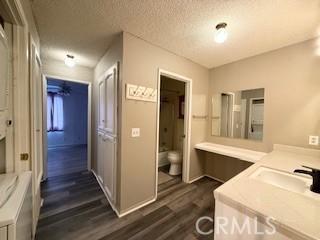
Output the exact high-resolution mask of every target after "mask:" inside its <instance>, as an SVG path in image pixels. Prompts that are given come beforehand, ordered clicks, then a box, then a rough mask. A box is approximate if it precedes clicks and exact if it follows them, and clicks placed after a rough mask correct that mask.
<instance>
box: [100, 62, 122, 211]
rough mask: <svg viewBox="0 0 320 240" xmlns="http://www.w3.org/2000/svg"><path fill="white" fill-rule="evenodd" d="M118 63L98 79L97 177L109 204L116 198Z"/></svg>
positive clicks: (113, 203)
mask: <svg viewBox="0 0 320 240" xmlns="http://www.w3.org/2000/svg"><path fill="white" fill-rule="evenodd" d="M117 83H118V64H115V65H114V66H112V67H111V68H110V69H108V70H107V71H106V72H105V73H104V74H103V75H102V77H101V78H100V81H99V106H98V111H99V118H98V140H97V143H98V144H97V148H98V154H97V155H98V156H97V169H96V175H97V178H98V180H99V182H100V184H101V186H103V190H104V192H105V194H106V195H107V198H108V200H109V201H110V203H111V205H115V199H116V173H117V114H118V108H117V96H118V94H117V92H118V88H117V86H118V84H117Z"/></svg>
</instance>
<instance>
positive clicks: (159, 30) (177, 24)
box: [32, 0, 320, 68]
mask: <svg viewBox="0 0 320 240" xmlns="http://www.w3.org/2000/svg"><path fill="white" fill-rule="evenodd" d="M32 6H33V11H34V15H35V18H36V22H37V25H38V30H39V33H40V37H41V48H42V57H43V58H54V59H57V60H63V59H64V57H65V54H66V53H71V54H74V55H75V56H76V59H77V62H78V64H80V65H84V66H89V67H94V66H95V65H96V63H97V62H98V61H99V59H100V58H101V57H102V56H103V54H104V53H105V51H106V50H107V49H108V47H109V45H110V43H111V42H112V39H113V38H114V36H115V35H116V34H118V33H119V32H121V31H126V32H129V33H132V34H134V35H136V36H139V37H141V38H142V39H145V40H147V41H149V42H151V43H153V44H155V45H158V46H161V47H162V48H164V49H167V50H169V51H171V52H174V53H176V54H178V55H180V56H184V57H186V58H188V59H190V60H192V61H194V62H197V63H199V64H201V65H203V66H206V67H208V68H211V67H215V66H219V65H223V64H225V63H229V62H233V61H236V60H239V59H242V58H246V57H249V56H253V55H256V54H259V53H263V52H266V51H270V50H274V49H277V48H280V47H283V46H286V45H290V44H293V43H297V42H300V41H304V40H307V39H311V38H314V37H316V36H317V35H319V34H320V33H319V30H320V29H319V27H320V0H54V1H53V0H33V1H32ZM223 21H224V22H227V23H228V32H229V38H228V40H227V41H226V42H225V43H224V44H222V45H221V44H217V43H215V42H214V29H215V25H216V24H217V23H219V22H223ZM317 31H318V32H317Z"/></svg>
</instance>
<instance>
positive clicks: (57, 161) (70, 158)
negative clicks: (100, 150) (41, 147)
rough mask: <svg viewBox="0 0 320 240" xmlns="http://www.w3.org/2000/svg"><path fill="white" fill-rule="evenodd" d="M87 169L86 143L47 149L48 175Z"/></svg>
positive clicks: (53, 175) (59, 174)
mask: <svg viewBox="0 0 320 240" xmlns="http://www.w3.org/2000/svg"><path fill="white" fill-rule="evenodd" d="M85 170H87V145H78V146H71V147H58V148H49V149H48V177H55V176H61V175H66V174H70V173H76V172H81V171H85Z"/></svg>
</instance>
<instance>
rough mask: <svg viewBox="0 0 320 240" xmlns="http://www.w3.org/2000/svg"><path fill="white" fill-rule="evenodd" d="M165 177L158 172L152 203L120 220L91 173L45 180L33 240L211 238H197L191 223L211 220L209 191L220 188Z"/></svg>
mask: <svg viewBox="0 0 320 240" xmlns="http://www.w3.org/2000/svg"><path fill="white" fill-rule="evenodd" d="M166 174H167V173H166V172H165V171H163V170H162V172H161V173H159V187H158V192H159V193H158V199H157V201H156V202H154V203H152V204H150V205H148V206H146V207H144V208H142V209H140V210H137V211H135V212H133V213H131V214H129V215H127V216H124V217H122V218H118V217H117V216H116V214H115V213H114V212H113V211H112V209H111V207H110V206H109V204H108V203H107V201H106V199H105V197H104V195H103V193H102V191H101V190H100V188H99V185H98V183H97V182H96V180H95V178H94V176H93V175H92V173H90V172H80V173H72V174H69V175H65V176H60V177H52V178H49V179H48V181H47V182H45V183H43V185H42V197H43V198H44V205H43V207H42V209H41V214H40V221H39V223H38V228H37V234H36V239H37V240H53V239H56V240H68V239H76V240H82V239H86V240H88V239H90V240H98V239H105V240H109V239H110V240H111V239H116V240H120V239H146V240H153V239H213V236H212V235H209V236H200V235H199V234H198V233H197V231H196V229H195V223H196V220H197V219H198V218H199V217H201V216H211V217H212V216H213V212H214V201H213V194H212V191H213V190H214V189H215V188H217V187H218V186H219V185H220V183H218V182H216V181H213V180H211V179H209V178H203V179H201V180H199V181H197V182H194V183H192V184H185V183H183V182H182V181H181V178H180V177H171V176H169V175H167V176H166ZM201 228H202V229H203V230H205V229H210V228H212V224H210V222H207V223H206V224H204V225H202V226H201Z"/></svg>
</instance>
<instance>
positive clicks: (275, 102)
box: [207, 40, 320, 151]
mask: <svg viewBox="0 0 320 240" xmlns="http://www.w3.org/2000/svg"><path fill="white" fill-rule="evenodd" d="M315 42H316V41H315V40H310V41H306V42H303V43H299V44H296V45H292V46H289V47H285V48H282V49H279V50H276V51H272V52H268V53H265V54H261V55H258V56H255V57H251V58H248V59H244V60H240V61H237V62H234V63H230V64H227V65H224V66H221V67H217V68H214V69H212V70H211V72H210V88H209V96H210V97H211V96H212V94H213V93H217V92H225V91H236V90H243V89H251V88H265V120H264V139H263V142H255V141H248V140H241V139H229V138H222V137H214V136H211V135H210V132H211V129H210V128H211V124H208V127H209V128H208V130H207V133H208V135H207V140H209V141H211V142H215V143H220V144H227V145H233V146H238V147H245V148H249V149H254V150H260V151H271V150H272V145H273V144H274V143H281V144H288V145H294V146H300V147H310V145H308V135H320V112H319V110H320V80H319V79H320V56H317V55H316V50H317V48H316V44H315ZM210 97H209V99H210ZM318 148H319V147H318Z"/></svg>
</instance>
